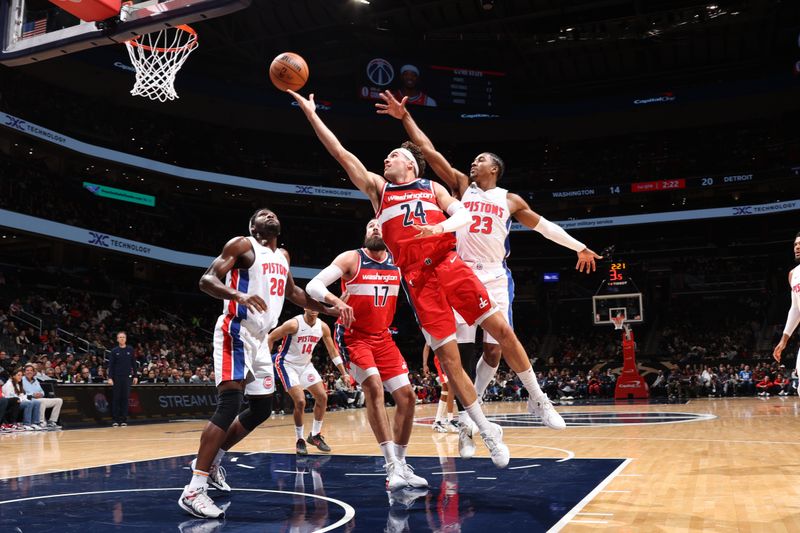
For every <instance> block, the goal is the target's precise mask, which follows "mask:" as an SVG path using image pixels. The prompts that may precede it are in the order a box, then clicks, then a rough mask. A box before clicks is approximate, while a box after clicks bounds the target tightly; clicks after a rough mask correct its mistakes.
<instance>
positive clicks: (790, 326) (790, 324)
mask: <svg viewBox="0 0 800 533" xmlns="http://www.w3.org/2000/svg"><path fill="white" fill-rule="evenodd" d="M797 324H800V309H798V308H797V302H796V300H795V299H794V298H792V306H791V307H790V308H789V314H788V315H786V327H784V328H783V334H784V335H786V336H787V337H791V336H792V333H794V330H795V329H796V328H797Z"/></svg>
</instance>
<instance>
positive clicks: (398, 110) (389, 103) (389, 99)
mask: <svg viewBox="0 0 800 533" xmlns="http://www.w3.org/2000/svg"><path fill="white" fill-rule="evenodd" d="M378 96H380V97H381V100H383V101H384V102H385V103H384V104H382V103H380V102H378V103H377V104H375V107H376V108H378V114H379V115H389V116H390V117H394V118H396V119H402V118H403V117H404V116H405V114H406V102H408V96H404V97H403V99H402V100H400V101H399V102H398V101H397V98H395V97H394V95H393V94H392V92H391V91H383V92H382V93H379V94H378Z"/></svg>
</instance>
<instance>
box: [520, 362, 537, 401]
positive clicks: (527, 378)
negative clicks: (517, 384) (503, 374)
mask: <svg viewBox="0 0 800 533" xmlns="http://www.w3.org/2000/svg"><path fill="white" fill-rule="evenodd" d="M517 375H518V376H519V379H520V381H522V384H523V385H525V388H526V389H528V394H529V395H530V397H531V398H538V397H540V396H542V395H543V394H544V392H542V389H541V388H540V387H539V382H538V381H537V380H536V374H534V373H533V368H529V369H528V370H526V371H525V372H517Z"/></svg>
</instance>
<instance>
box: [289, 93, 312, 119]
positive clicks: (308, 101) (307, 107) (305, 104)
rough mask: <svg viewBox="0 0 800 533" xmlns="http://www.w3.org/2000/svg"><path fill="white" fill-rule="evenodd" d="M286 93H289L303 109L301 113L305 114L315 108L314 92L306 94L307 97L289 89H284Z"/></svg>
mask: <svg viewBox="0 0 800 533" xmlns="http://www.w3.org/2000/svg"><path fill="white" fill-rule="evenodd" d="M286 92H287V93H289V94H291V95H292V96H293V97H294V99H295V100H297V103H298V105H299V106H300V109H302V110H303V113H305V114H306V115H308V114H310V113H313V112H314V111H316V110H317V104H316V103H315V102H314V93H311V94H309V95H308V98H306V97H304V96H302V95H300V94H299V93H296V92H294V91H293V90H291V89H287V90H286Z"/></svg>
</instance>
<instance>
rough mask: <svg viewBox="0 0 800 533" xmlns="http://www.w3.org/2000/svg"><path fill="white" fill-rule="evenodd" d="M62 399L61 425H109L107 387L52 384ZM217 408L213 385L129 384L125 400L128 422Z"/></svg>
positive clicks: (200, 413) (197, 413) (202, 413)
mask: <svg viewBox="0 0 800 533" xmlns="http://www.w3.org/2000/svg"><path fill="white" fill-rule="evenodd" d="M54 388H55V394H56V396H57V397H59V398H62V399H63V400H64V406H63V408H62V409H61V421H62V422H63V424H64V426H65V427H75V426H86V425H111V398H112V395H111V386H110V385H105V384H98V385H80V384H77V385H73V384H68V383H67V384H55V385H54ZM216 409H217V388H216V387H215V386H214V385H189V384H185V385H179V384H153V385H133V386H131V395H130V398H129V400H128V421H129V422H140V421H141V422H145V421H152V422H166V421H169V420H177V419H181V418H209V417H210V416H211V415H212V414H214V411H215V410H216Z"/></svg>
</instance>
